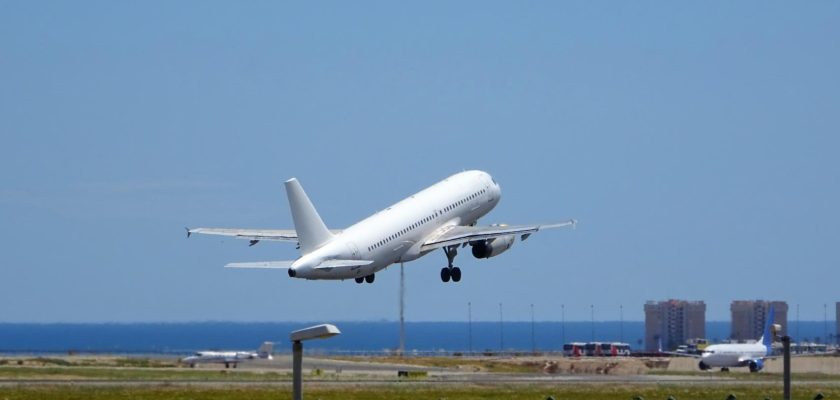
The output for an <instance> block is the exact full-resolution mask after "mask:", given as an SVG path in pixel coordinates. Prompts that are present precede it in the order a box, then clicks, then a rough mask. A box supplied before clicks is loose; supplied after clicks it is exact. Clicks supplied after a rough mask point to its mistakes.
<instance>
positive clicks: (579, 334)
mask: <svg viewBox="0 0 840 400" xmlns="http://www.w3.org/2000/svg"><path fill="white" fill-rule="evenodd" d="M314 324H315V323H306V322H261V323H241V322H194V323H129V324H125V323H119V324H107V323H104V324H99V323H97V324H67V323H58V324H28V323H0V352H2V353H65V352H93V353H161V354H183V353H189V352H193V351H196V350H205V349H237V350H249V349H256V348H257V347H258V346H259V344H260V343H262V342H263V341H274V342H277V345H276V347H275V352H285V351H288V350H289V347H290V346H285V347H284V346H283V343H288V340H289V332H291V331H293V330H296V329H300V328H304V327H307V326H311V325H314ZM334 324H335V325H336V326H338V327H339V329H340V330H341V332H342V334H341V335H339V336H336V337H334V338H331V339H328V340H315V341H311V342H307V344H306V349H307V351H313V352H329V353H336V352H380V351H387V350H393V349H396V348H397V347H398V345H399V323H398V322H390V321H384V322H334ZM828 328H829V331H828V332H829V333H830V334H831V335H832V338H831V339H832V341H833V340H834V338H833V335H834V330H833V328H834V325H833V324H829V325H828ZM405 329H406V351H415V350H416V351H421V352H430V351H447V352H463V351H469V350H470V349H472V351H475V352H481V351H498V350H499V349H504V350H505V351H530V350H531V349H532V346H533V347H535V348H536V349H537V350H540V351H557V350H560V349H562V345H563V343H564V341H565V342H572V341H581V342H586V341H591V340H592V339H593V338H594V340H596V341H622V342H627V343H629V344H630V345H631V346H632V347H633V348H634V349H636V350H641V349H642V348H643V347H644V342H643V338H644V323H643V322H640V321H625V322H623V323H620V322H618V321H610V322H595V323H594V324H593V323H590V322H566V323H565V324H563V323H560V322H536V323H535V324H534V325H533V336H532V326H531V323H530V322H505V323H504V324H500V323H499V322H498V321H496V322H486V321H485V322H473V323H472V324H471V325H470V324H469V323H467V322H406V324H405ZM797 329H798V330H799V333H800V334H801V335H802V337H803V338H809V339H814V338H816V337H819V338H821V340H822V338H823V337H824V336H825V325H824V323H823V322H822V321H818V322H817V321H807V322H806V321H802V322H800V323H799V324H798V328H796V327H794V326H791V328H790V333H791V334H792V335H793V334H795V333H796V331H797ZM706 333H707V335H706V336H707V337H708V338H709V339H712V340H714V341H718V340H719V339H725V338H727V337H728V336H729V322H726V321H719V322H716V321H711V322H707V323H706ZM532 337H533V340H532Z"/></svg>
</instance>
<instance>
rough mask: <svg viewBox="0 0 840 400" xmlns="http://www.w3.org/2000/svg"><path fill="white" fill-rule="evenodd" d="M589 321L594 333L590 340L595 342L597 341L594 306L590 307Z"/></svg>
mask: <svg viewBox="0 0 840 400" xmlns="http://www.w3.org/2000/svg"><path fill="white" fill-rule="evenodd" d="M589 319H590V327H591V328H592V332H591V333H592V335H591V336H592V337H591V338H590V341H592V342H594V341H595V305H594V304H590V305H589Z"/></svg>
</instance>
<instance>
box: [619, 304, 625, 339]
mask: <svg viewBox="0 0 840 400" xmlns="http://www.w3.org/2000/svg"><path fill="white" fill-rule="evenodd" d="M618 321H619V322H618V341H619V342H622V343H623V342H624V305H623V304H619V305H618Z"/></svg>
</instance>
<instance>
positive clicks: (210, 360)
mask: <svg viewBox="0 0 840 400" xmlns="http://www.w3.org/2000/svg"><path fill="white" fill-rule="evenodd" d="M272 350H274V343H272V342H264V343H263V344H262V346H260V348H259V349H257V352H256V353H253V352H250V351H212V350H204V351H199V352H196V353H194V354H193V355H191V356H189V357H184V358H182V359H181V362H182V363H184V364H187V365H189V366H190V368H195V365H196V364H225V368H229V367H230V366H231V365H233V368H236V364H238V363H240V362H243V361H249V360H255V359H259V358H261V359H266V360H271V359H272V357H271V351H272Z"/></svg>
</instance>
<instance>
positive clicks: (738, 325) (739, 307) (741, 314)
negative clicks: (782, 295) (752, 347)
mask: <svg viewBox="0 0 840 400" xmlns="http://www.w3.org/2000/svg"><path fill="white" fill-rule="evenodd" d="M771 305H772V306H773V307H774V308H775V311H774V312H775V314H776V315H775V317H774V318H773V320H774V321H773V323H774V324H779V325H781V326H782V331H781V332H778V334H779V335H787V333H788V324H787V313H788V305H787V303H786V302H784V301H765V300H735V301H733V302H732V305H731V306H730V307H729V309H730V310H731V311H732V328H731V331H730V335H729V338H730V339H732V340H737V341H747V340H757V339H758V338H760V337H761V335H763V334H764V325H765V322H766V321H767V313H769V312H770V306H771Z"/></svg>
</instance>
